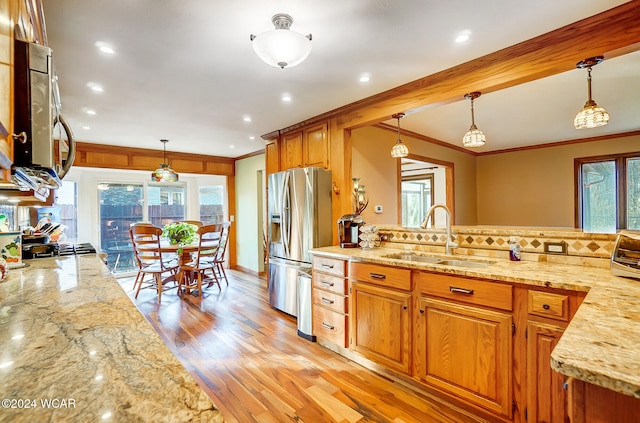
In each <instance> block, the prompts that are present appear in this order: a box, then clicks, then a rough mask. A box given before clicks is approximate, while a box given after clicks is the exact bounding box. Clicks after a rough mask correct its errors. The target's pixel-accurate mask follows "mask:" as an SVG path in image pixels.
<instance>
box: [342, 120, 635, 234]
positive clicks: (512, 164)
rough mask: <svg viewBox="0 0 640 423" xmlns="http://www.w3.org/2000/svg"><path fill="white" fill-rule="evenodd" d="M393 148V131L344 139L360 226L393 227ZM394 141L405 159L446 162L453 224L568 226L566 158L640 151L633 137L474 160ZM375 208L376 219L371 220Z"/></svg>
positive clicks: (570, 203) (364, 131) (569, 162)
mask: <svg viewBox="0 0 640 423" xmlns="http://www.w3.org/2000/svg"><path fill="white" fill-rule="evenodd" d="M395 141H396V135H395V133H394V132H393V131H388V130H385V129H381V128H374V127H365V128H361V129H356V130H354V131H353V132H352V155H353V157H352V174H353V176H356V177H360V178H361V183H362V184H364V185H365V186H366V189H367V193H368V196H369V207H368V208H367V210H366V211H365V212H364V219H365V221H366V222H367V223H373V224H382V223H386V224H397V223H398V209H397V193H396V191H397V189H396V187H397V162H396V159H393V158H392V157H391V156H390V151H391V147H392V146H393V144H394V143H395ZM402 141H403V142H404V143H405V144H407V146H408V147H409V151H410V152H411V153H412V154H417V155H421V156H425V157H429V158H433V159H436V160H441V161H447V162H452V163H454V194H455V224H456V225H502V226H545V227H574V208H575V205H574V174H573V173H574V169H573V166H574V165H573V161H574V159H575V158H578V157H590V156H599V155H607V154H617V153H628V152H637V151H640V136H633V137H623V138H615V139H609V140H603V141H591V142H584V143H576V144H566V145H563V146H556V147H549V148H537V149H531V150H522V151H516V152H511V153H499V154H489V155H483V156H477V157H474V156H472V155H470V154H465V153H462V152H459V151H457V150H453V149H450V148H446V147H441V146H438V145H435V144H431V143H429V142H425V141H422V140H418V139H415V138H411V137H406V136H403V137H402ZM436 202H438V203H439V202H441V201H440V200H439V199H436ZM375 205H382V206H383V210H384V212H383V213H382V214H375V213H374V206H375Z"/></svg>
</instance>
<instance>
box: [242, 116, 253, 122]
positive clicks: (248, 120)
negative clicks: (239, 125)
mask: <svg viewBox="0 0 640 423" xmlns="http://www.w3.org/2000/svg"><path fill="white" fill-rule="evenodd" d="M242 120H244V121H245V122H251V117H250V116H245V117H243V118H242Z"/></svg>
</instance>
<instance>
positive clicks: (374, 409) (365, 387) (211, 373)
mask: <svg viewBox="0 0 640 423" xmlns="http://www.w3.org/2000/svg"><path fill="white" fill-rule="evenodd" d="M227 274H228V277H229V286H226V285H225V283H224V282H223V283H222V290H221V291H219V290H218V287H217V286H215V285H214V286H212V287H210V288H208V289H205V290H204V297H202V298H200V297H195V296H192V295H181V296H178V295H177V291H176V290H169V291H166V292H165V293H164V294H163V295H162V303H161V304H158V303H157V299H156V294H155V291H153V290H149V289H148V290H142V291H141V292H140V294H139V296H138V299H137V300H136V299H133V292H132V289H131V288H132V286H133V278H123V279H119V280H118V281H119V282H120V284H121V285H122V287H123V289H124V290H125V291H126V292H127V294H128V295H129V297H130V298H131V299H132V301H133V302H134V304H136V305H137V307H138V308H139V309H140V311H141V312H142V314H143V315H144V316H145V317H146V318H147V320H148V321H149V322H150V323H151V324H152V325H153V327H154V328H155V329H156V330H157V331H158V333H159V334H160V335H161V336H162V338H163V339H164V341H165V342H166V343H167V345H168V346H169V348H170V349H171V350H172V351H173V353H174V354H175V355H176V356H177V357H178V358H179V359H180V361H181V362H182V363H183V364H184V366H185V368H186V369H187V370H188V371H189V372H190V373H191V374H192V375H193V376H194V378H195V379H196V380H197V381H198V383H199V384H200V385H201V386H202V388H203V390H204V391H205V392H207V394H208V395H209V396H210V397H211V398H212V399H213V401H214V403H215V404H216V405H217V406H218V408H219V409H220V410H221V411H222V413H223V415H224V417H225V419H226V421H227V422H232V423H233V422H239V423H249V422H265V423H271V422H305V423H315V422H394V423H402V422H406V423H409V422H420V423H431V422H433V423H436V422H447V423H452V422H465V423H466V422H477V421H481V420H478V419H473V418H471V417H469V416H467V415H465V414H464V413H463V412H462V411H460V410H454V409H452V408H448V407H445V406H443V405H441V404H439V403H438V402H436V401H433V400H430V399H429V398H428V397H427V396H424V395H421V394H419V393H416V392H414V391H412V390H410V389H408V388H407V387H405V386H403V385H401V384H399V383H395V382H393V381H391V380H389V379H388V378H384V377H381V376H379V375H377V374H376V373H374V372H372V371H370V370H368V369H365V368H364V367H362V366H360V365H358V364H356V363H353V362H351V361H349V360H347V359H346V358H343V357H342V356H340V355H338V354H336V353H334V352H333V351H330V350H328V349H326V348H324V347H322V346H320V345H318V344H316V343H313V342H309V341H307V340H305V339H303V338H301V337H299V336H298V335H297V324H296V320H295V319H294V318H293V317H291V316H289V315H286V314H284V313H281V312H279V311H277V310H275V309H273V308H271V307H270V306H269V304H268V302H267V291H266V281H265V280H264V279H262V278H258V277H256V276H253V275H249V274H247V273H243V272H239V271H233V270H229V271H227Z"/></svg>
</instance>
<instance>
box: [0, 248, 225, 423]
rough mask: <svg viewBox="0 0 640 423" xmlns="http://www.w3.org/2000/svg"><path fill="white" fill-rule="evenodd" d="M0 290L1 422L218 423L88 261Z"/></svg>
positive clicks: (9, 281)
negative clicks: (151, 422)
mask: <svg viewBox="0 0 640 423" xmlns="http://www.w3.org/2000/svg"><path fill="white" fill-rule="evenodd" d="M26 263H28V266H27V267H24V268H20V269H10V270H9V272H8V275H7V277H6V278H5V279H4V280H3V281H1V282H0V346H1V350H0V397H1V398H2V401H3V402H2V409H0V422H36V421H55V422H79V421H105V422H109V421H113V422H124V421H127V422H130V421H153V422H176V421H179V422H187V421H191V422H222V421H224V419H223V417H222V415H221V413H220V412H219V411H218V410H217V408H216V406H215V405H214V404H213V403H212V401H211V399H210V398H209V397H208V396H207V395H206V394H205V393H204V391H202V389H201V388H200V387H199V386H198V385H197V383H196V382H195V380H194V379H193V378H192V377H191V375H190V374H189V373H188V372H187V371H186V369H185V368H184V367H183V366H182V365H181V364H180V362H179V361H178V359H177V358H176V357H175V356H174V355H173V354H172V353H171V352H170V350H169V349H168V348H167V346H166V345H165V344H164V342H163V341H162V339H161V338H160V336H159V335H158V334H157V332H156V331H155V330H154V329H153V327H152V326H151V325H150V324H149V323H148V322H147V321H146V320H145V318H144V317H143V316H142V315H141V314H140V312H139V311H138V310H137V309H136V307H135V305H134V304H132V303H131V300H130V299H129V298H128V297H127V295H126V294H125V292H124V291H123V290H122V288H121V287H120V285H118V283H117V281H116V280H115V279H114V277H113V276H112V275H111V273H110V272H109V270H108V269H107V267H106V266H105V265H104V264H103V263H102V261H101V260H100V259H99V258H98V257H97V256H96V255H95V254H91V255H78V256H67V257H54V258H42V259H37V260H29V261H27V262H26Z"/></svg>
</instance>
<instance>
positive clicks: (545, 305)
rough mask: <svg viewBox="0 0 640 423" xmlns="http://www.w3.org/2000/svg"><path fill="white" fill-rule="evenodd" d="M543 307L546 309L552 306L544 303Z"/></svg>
mask: <svg viewBox="0 0 640 423" xmlns="http://www.w3.org/2000/svg"><path fill="white" fill-rule="evenodd" d="M542 308H544V309H545V310H549V309H550V308H551V306H549V304H542Z"/></svg>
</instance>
